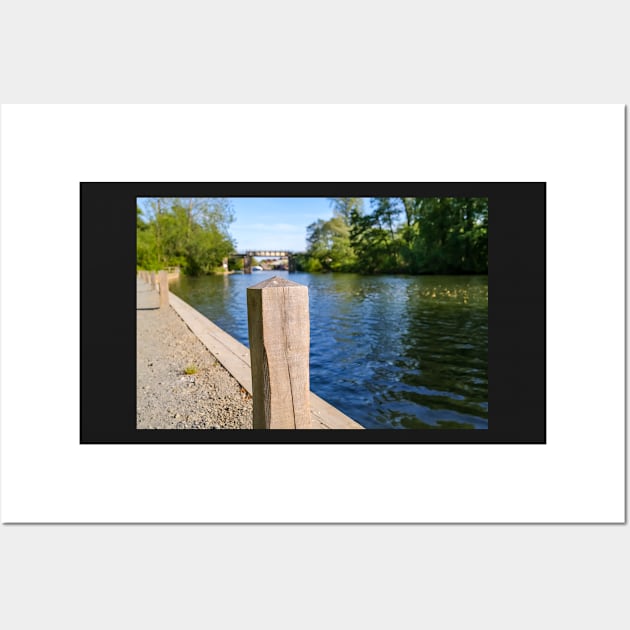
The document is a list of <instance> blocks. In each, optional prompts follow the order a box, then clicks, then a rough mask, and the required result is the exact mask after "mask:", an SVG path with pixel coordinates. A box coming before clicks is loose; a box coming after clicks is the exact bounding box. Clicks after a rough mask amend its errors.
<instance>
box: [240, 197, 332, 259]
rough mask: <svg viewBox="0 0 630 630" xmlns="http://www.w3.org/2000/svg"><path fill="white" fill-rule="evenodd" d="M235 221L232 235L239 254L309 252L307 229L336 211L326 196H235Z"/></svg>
mask: <svg viewBox="0 0 630 630" xmlns="http://www.w3.org/2000/svg"><path fill="white" fill-rule="evenodd" d="M231 201H232V204H233V207H234V216H235V221H234V223H232V225H231V226H230V234H231V235H232V236H233V237H234V239H235V240H236V249H237V251H239V252H240V251H244V250H248V249H287V250H289V251H294V252H301V251H304V250H305V249H306V226H307V225H309V224H311V223H313V222H314V221H317V219H329V218H330V217H331V216H332V209H331V207H330V202H329V201H328V199H326V198H323V197H231Z"/></svg>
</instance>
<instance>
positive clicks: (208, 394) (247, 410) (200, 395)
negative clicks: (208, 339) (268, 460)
mask: <svg viewBox="0 0 630 630" xmlns="http://www.w3.org/2000/svg"><path fill="white" fill-rule="evenodd" d="M136 291H137V310H136V316H137V320H136V321H137V323H136V337H137V354H136V380H137V387H136V389H137V399H136V406H137V414H136V418H137V427H138V429H251V428H252V399H251V396H250V395H249V394H248V393H247V392H246V391H245V390H244V389H243V388H242V387H241V386H240V384H239V383H238V382H237V381H236V379H235V378H234V377H233V376H232V375H231V374H230V373H229V372H228V371H227V370H226V369H225V368H224V367H223V366H222V365H221V364H220V363H219V362H218V361H217V360H216V359H215V357H214V355H213V354H212V353H210V351H209V350H208V349H207V348H206V347H205V346H204V345H203V344H202V343H201V341H199V339H198V338H197V337H196V336H195V335H194V334H193V332H192V331H191V330H190V329H189V328H188V326H186V324H185V323H184V322H183V321H182V319H181V318H180V317H179V315H177V313H176V312H175V311H174V310H173V309H172V308H171V307H170V306H169V307H168V308H167V309H160V308H158V307H159V295H158V293H157V292H156V291H154V290H153V289H152V288H151V287H150V285H148V284H146V283H145V282H143V281H142V280H139V279H138V280H137V287H136ZM187 367H192V368H194V369H195V370H196V372H195V373H194V374H186V373H185V370H186V368H187Z"/></svg>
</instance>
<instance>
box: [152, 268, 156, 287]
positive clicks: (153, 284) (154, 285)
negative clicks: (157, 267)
mask: <svg viewBox="0 0 630 630" xmlns="http://www.w3.org/2000/svg"><path fill="white" fill-rule="evenodd" d="M156 284H157V283H156V278H155V271H152V272H151V288H153V289H157V286H156Z"/></svg>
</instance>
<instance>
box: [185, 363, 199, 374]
mask: <svg viewBox="0 0 630 630" xmlns="http://www.w3.org/2000/svg"><path fill="white" fill-rule="evenodd" d="M184 374H197V368H196V367H195V366H194V365H187V366H186V367H185V368H184Z"/></svg>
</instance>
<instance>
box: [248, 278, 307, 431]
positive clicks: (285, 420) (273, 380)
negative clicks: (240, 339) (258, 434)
mask: <svg viewBox="0 0 630 630" xmlns="http://www.w3.org/2000/svg"><path fill="white" fill-rule="evenodd" d="M247 323H248V327H249V348H250V356H251V368H252V390H253V391H252V393H253V398H254V429H310V428H311V409H310V384H309V372H308V356H309V345H310V326H309V319H308V287H306V286H304V285H301V284H298V283H297V282H291V280H285V279H284V278H279V277H277V276H274V277H273V278H270V279H269V280H265V281H264V282H260V283H258V284H256V285H254V286H253V287H248V289H247Z"/></svg>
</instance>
